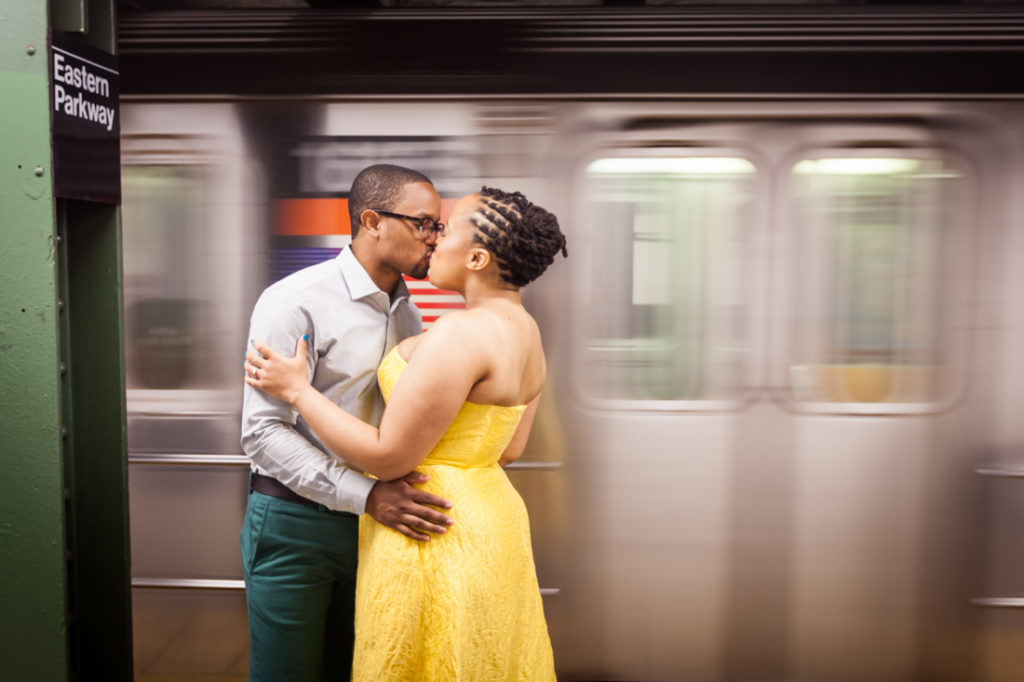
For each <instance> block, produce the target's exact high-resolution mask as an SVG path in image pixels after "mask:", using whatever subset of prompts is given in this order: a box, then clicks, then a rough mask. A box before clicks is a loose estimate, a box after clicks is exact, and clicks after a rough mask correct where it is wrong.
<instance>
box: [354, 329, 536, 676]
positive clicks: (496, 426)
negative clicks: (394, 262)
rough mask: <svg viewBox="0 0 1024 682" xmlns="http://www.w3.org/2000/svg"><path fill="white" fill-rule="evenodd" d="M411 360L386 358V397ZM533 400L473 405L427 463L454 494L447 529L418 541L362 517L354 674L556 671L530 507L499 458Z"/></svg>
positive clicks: (436, 480)
mask: <svg viewBox="0 0 1024 682" xmlns="http://www.w3.org/2000/svg"><path fill="white" fill-rule="evenodd" d="M404 369H405V361H404V360H403V359H402V357H401V356H400V355H399V354H398V352H397V349H396V350H392V351H391V352H390V353H389V354H388V355H387V356H385V358H384V360H383V362H382V363H381V365H380V368H379V369H378V372H377V376H378V380H379V382H380V388H381V392H382V393H383V394H384V398H385V399H388V398H390V396H391V391H392V389H393V388H394V386H395V384H396V383H397V382H398V378H399V376H401V374H402V371H403V370H404ZM525 409H526V408H525V406H515V407H503V406H499V405H479V404H475V403H469V402H467V403H466V404H464V405H463V406H462V409H461V410H460V411H459V413H458V415H457V416H456V417H455V421H454V422H452V425H451V427H449V429H448V430H447V432H446V433H445V434H444V436H443V437H442V438H441V441H440V442H439V443H438V444H437V446H436V447H435V448H434V449H433V450H432V451H431V452H430V454H429V455H427V458H426V459H425V460H423V463H422V464H421V465H420V466H419V467H417V469H419V470H420V471H422V472H424V473H426V474H429V475H430V481H428V482H427V483H426V484H425V485H424V486H423V488H424V489H425V490H428V491H430V492H432V493H435V494H437V495H440V496H442V497H444V498H445V499H447V500H449V501H450V502H451V503H452V509H451V510H450V515H451V516H452V518H453V519H454V520H455V523H454V524H453V525H452V526H451V527H450V528H449V529H448V532H446V533H445V534H443V535H440V536H434V537H432V538H431V539H430V541H429V542H417V541H415V540H410V539H409V538H407V537H405V536H404V535H402V534H400V533H398V532H396V531H394V530H391V529H389V528H386V527H384V526H381V525H380V524H378V523H377V522H376V521H374V520H373V519H372V518H371V517H370V516H368V515H364V516H363V517H362V520H361V524H360V531H359V572H358V577H357V580H356V621H355V629H356V641H355V658H354V661H353V665H352V679H353V680H365V681H367V682H382V681H388V682H390V681H394V680H423V681H428V680H429V681H431V682H453V681H456V680H461V681H463V682H477V681H478V680H554V679H555V671H554V662H553V658H552V653H551V642H550V640H549V638H548V630H547V624H546V622H545V620H544V608H543V605H542V604H541V597H540V590H539V587H538V584H537V573H536V569H535V568H534V563H533V550H532V548H531V545H530V526H529V520H528V518H527V515H526V507H525V506H524V505H523V500H522V498H521V497H520V496H519V493H517V492H516V490H515V488H513V487H512V484H511V483H510V482H509V480H508V476H506V475H505V472H504V470H503V469H502V468H501V467H500V466H498V458H499V456H500V455H501V453H502V452H503V451H504V449H505V447H506V446H507V445H508V443H509V441H510V440H511V438H512V435H513V433H514V432H515V430H516V426H517V425H518V424H519V420H520V419H521V418H522V416H523V412H524V411H525Z"/></svg>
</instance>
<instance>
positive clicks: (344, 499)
mask: <svg viewBox="0 0 1024 682" xmlns="http://www.w3.org/2000/svg"><path fill="white" fill-rule="evenodd" d="M376 482H377V479H375V478H370V477H369V476H365V475H363V474H361V473H359V472H358V471H352V470H351V469H350V470H349V471H348V472H346V475H345V479H344V490H339V492H340V493H341V494H340V495H338V506H337V507H335V511H347V512H351V513H353V514H357V515H362V514H364V513H366V499H367V498H368V497H369V496H370V490H372V489H373V485H374V484H375V483H376Z"/></svg>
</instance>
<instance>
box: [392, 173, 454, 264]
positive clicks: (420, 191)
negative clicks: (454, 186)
mask: <svg viewBox="0 0 1024 682" xmlns="http://www.w3.org/2000/svg"><path fill="white" fill-rule="evenodd" d="M390 210H391V212H392V213H396V214H401V215H404V216H409V217H411V218H430V219H432V220H433V221H434V222H435V223H436V222H438V221H439V220H440V219H441V196H440V195H439V194H438V193H437V190H436V189H434V187H433V186H432V185H429V184H427V183H425V182H413V183H409V184H408V185H406V186H405V187H404V188H403V191H402V199H401V200H400V201H399V202H398V203H397V204H396V205H395V206H394V207H392V208H391V209H390ZM380 228H381V247H382V249H383V252H384V257H385V259H386V261H387V262H388V264H389V265H391V266H392V267H393V268H395V269H396V270H399V271H400V272H402V273H404V274H406V275H409V276H411V277H415V278H416V279H423V278H424V277H426V276H427V270H428V269H429V268H430V254H431V253H432V252H433V250H434V245H435V244H436V241H437V238H436V236H435V235H434V234H432V233H430V232H427V233H426V234H421V232H420V230H419V228H418V226H417V225H416V222H415V221H414V220H408V219H405V218H396V217H392V216H387V215H381V217H380Z"/></svg>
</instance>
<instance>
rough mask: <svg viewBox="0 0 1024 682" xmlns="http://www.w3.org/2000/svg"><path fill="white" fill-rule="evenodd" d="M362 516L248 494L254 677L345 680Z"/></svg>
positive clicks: (245, 541) (244, 539)
mask: <svg viewBox="0 0 1024 682" xmlns="http://www.w3.org/2000/svg"><path fill="white" fill-rule="evenodd" d="M358 541H359V517H358V516H355V515H353V514H346V513H344V512H334V511H330V510H329V509H327V508H326V507H319V508H316V507H309V506H306V505H303V504H299V503H297V502H290V501H288V500H280V499H278V498H276V497H270V496H268V495H264V494H262V493H259V492H254V491H250V493H249V501H248V504H247V505H246V510H245V523H244V524H243V526H242V533H241V545H242V570H243V574H244V576H245V598H246V605H247V606H248V610H249V680H250V681H251V682H327V681H331V682H335V681H337V680H342V681H347V680H348V679H349V676H350V674H351V670H352V642H353V638H354V628H353V620H354V617H355V586H356V559H357V550H358Z"/></svg>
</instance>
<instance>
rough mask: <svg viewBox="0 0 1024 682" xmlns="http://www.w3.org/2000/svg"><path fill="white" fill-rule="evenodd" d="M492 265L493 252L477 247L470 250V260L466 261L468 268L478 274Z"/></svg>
mask: <svg viewBox="0 0 1024 682" xmlns="http://www.w3.org/2000/svg"><path fill="white" fill-rule="evenodd" d="M490 264H491V252H490V251H488V250H487V249H485V248H483V247H480V246H477V247H474V248H473V249H471V250H470V252H469V258H468V259H467V260H466V267H467V268H469V269H470V270H475V271H476V272H482V271H483V270H485V269H486V268H487V266H488V265H490Z"/></svg>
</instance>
